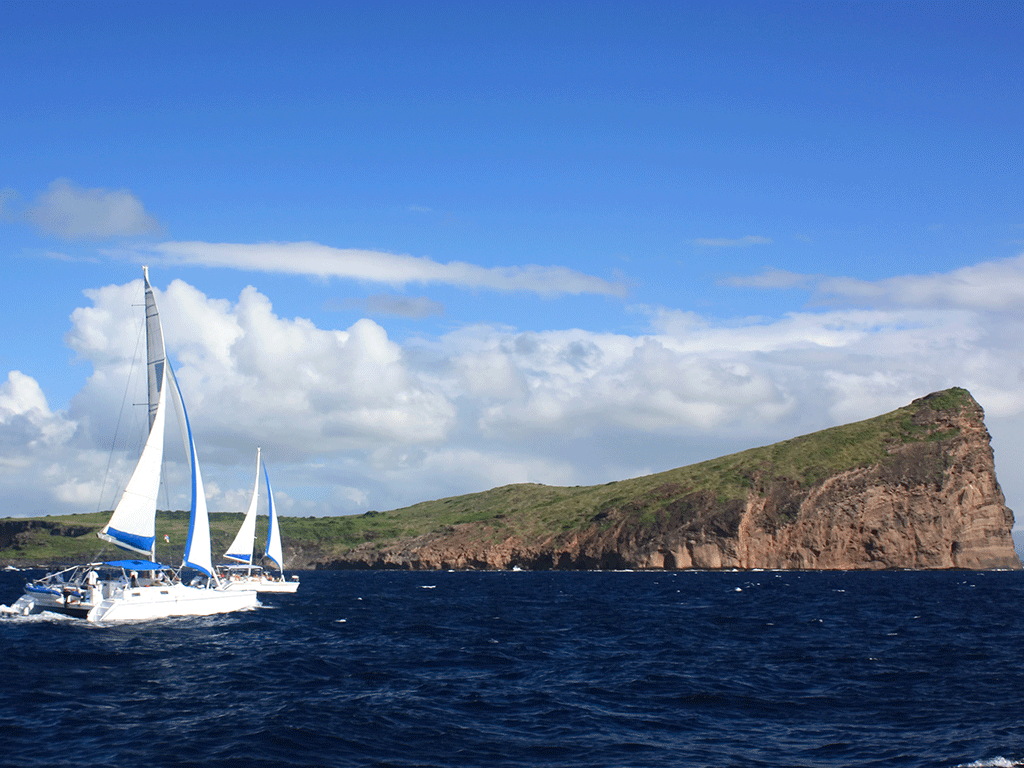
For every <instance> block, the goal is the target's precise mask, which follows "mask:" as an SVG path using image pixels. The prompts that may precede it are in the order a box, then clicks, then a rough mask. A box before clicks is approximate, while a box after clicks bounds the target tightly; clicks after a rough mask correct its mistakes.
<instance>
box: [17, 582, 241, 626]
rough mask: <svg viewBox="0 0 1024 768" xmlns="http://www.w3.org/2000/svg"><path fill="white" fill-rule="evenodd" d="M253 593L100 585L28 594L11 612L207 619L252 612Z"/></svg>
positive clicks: (120, 618)
mask: <svg viewBox="0 0 1024 768" xmlns="http://www.w3.org/2000/svg"><path fill="white" fill-rule="evenodd" d="M257 606H259V601H258V600H257V598H256V592H255V591H254V590H252V589H249V590H230V591H228V590H224V589H208V588H206V587H190V586H187V585H185V584H155V585H152V586H141V587H130V586H121V585H120V584H118V583H114V582H100V584H99V585H97V587H96V588H94V589H89V590H86V591H83V592H81V593H80V595H77V596H76V595H74V594H71V595H65V594H55V593H54V592H34V591H33V592H28V593H26V594H25V595H23V596H22V597H21V598H19V599H18V600H17V601H16V602H15V604H14V605H13V606H11V608H12V612H14V613H21V614H26V615H27V614H33V613H43V612H46V611H49V612H51V613H59V614H64V615H66V616H72V617H74V618H80V619H85V620H87V621H90V622H117V621H149V620H152V619H164V618H170V617H173V616H211V615H213V614H217V613H230V612H232V611H241V610H245V609H247V608H256V607H257Z"/></svg>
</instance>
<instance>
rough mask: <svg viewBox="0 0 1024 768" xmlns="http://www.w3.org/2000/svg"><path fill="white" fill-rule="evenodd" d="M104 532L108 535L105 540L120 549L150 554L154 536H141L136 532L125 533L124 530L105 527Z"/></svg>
mask: <svg viewBox="0 0 1024 768" xmlns="http://www.w3.org/2000/svg"><path fill="white" fill-rule="evenodd" d="M104 534H105V535H106V536H107V537H108V538H107V541H109V542H110V543H112V544H115V545H117V546H118V547H120V548H121V549H126V550H128V551H130V552H142V553H144V554H147V555H148V554H151V553H152V551H153V541H154V540H155V539H156V537H155V536H141V535H139V534H137V533H126V532H125V531H119V530H117V529H116V528H107V530H106V531H104Z"/></svg>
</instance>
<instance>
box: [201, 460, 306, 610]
mask: <svg viewBox="0 0 1024 768" xmlns="http://www.w3.org/2000/svg"><path fill="white" fill-rule="evenodd" d="M261 466H262V468H263V478H264V480H265V481H266V484H267V518H268V523H267V546H266V548H265V549H264V552H263V556H264V558H266V559H267V560H269V561H270V562H272V563H273V564H274V565H276V566H277V570H278V572H279V575H278V576H274V575H272V574H270V573H267V572H266V571H265V570H264V569H263V567H262V566H259V565H255V564H254V563H253V550H254V548H255V543H256V509H257V506H258V504H259V498H260V467H261ZM224 557H226V558H228V559H229V560H234V561H235V562H236V563H238V565H222V566H219V567H218V571H219V575H220V576H221V578H222V581H223V587H222V588H223V589H227V590H235V589H239V590H241V589H255V590H256V591H257V592H296V591H298V589H299V577H298V576H294V575H293V576H292V580H291V581H288V580H287V579H285V576H284V557H283V553H282V549H281V528H280V526H279V525H278V523H277V507H275V506H274V489H273V488H271V486H270V474H269V473H268V472H267V465H266V464H265V463H263V461H262V459H261V457H260V449H259V448H257V449H256V483H255V485H254V486H253V489H252V499H251V500H250V501H249V511H248V512H246V513H245V518H244V519H243V520H242V527H241V528H239V529H238V533H237V534H236V535H235V540H234V541H232V542H231V545H230V546H229V547H228V548H227V551H226V552H225V553H224Z"/></svg>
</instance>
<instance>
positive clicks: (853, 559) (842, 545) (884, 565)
mask: <svg viewBox="0 0 1024 768" xmlns="http://www.w3.org/2000/svg"><path fill="white" fill-rule="evenodd" d="M959 392H960V393H962V394H963V395H964V402H965V404H964V405H963V406H962V407H960V408H958V409H952V410H948V409H941V408H936V409H933V408H931V407H929V398H934V397H937V395H929V396H928V397H927V398H922V399H921V400H919V401H915V404H914V405H917V406H920V407H918V408H917V409H916V411H915V412H914V416H913V421H914V425H913V426H914V429H916V430H919V431H920V434H921V435H922V436H923V437H922V438H921V439H919V440H918V441H916V442H907V443H903V444H898V445H894V446H893V447H891V448H890V449H889V451H888V453H887V455H886V456H885V457H884V458H883V459H882V460H880V461H878V462H877V463H875V464H873V465H871V466H866V467H860V468H858V469H853V470H849V471H845V472H840V473H837V474H834V475H832V476H829V477H826V478H824V479H823V480H821V481H819V482H817V483H815V484H813V485H811V486H803V487H801V486H799V485H797V484H795V483H791V482H786V481H782V480H779V479H775V478H771V479H766V478H762V477H755V478H754V482H753V485H752V488H751V490H750V492H749V494H748V496H747V498H746V500H745V501H735V500H734V501H731V502H724V503H723V502H718V501H716V500H715V498H713V497H712V496H711V495H710V494H708V493H702V492H699V491H693V490H692V489H688V488H686V487H683V486H678V485H668V484H666V485H665V486H663V487H662V488H659V489H658V491H659V492H660V493H661V494H662V495H661V496H660V497H659V502H660V503H662V507H661V508H660V509H661V512H659V515H658V516H657V517H656V518H654V521H653V522H651V520H650V519H648V520H647V521H646V522H645V523H643V524H640V523H639V522H638V520H639V518H638V517H636V516H635V515H634V516H630V515H629V514H627V512H628V510H626V511H624V510H625V508H626V507H628V506H629V505H628V504H627V505H624V507H623V509H620V510H615V511H613V512H611V513H607V514H601V515H600V518H601V519H600V520H599V521H597V520H596V519H595V522H593V523H592V524H591V525H590V526H589V527H587V528H583V529H581V530H577V531H573V532H569V533H566V534H562V535H558V536H551V537H549V538H547V539H544V540H540V541H538V540H533V541H524V540H520V539H517V538H514V537H512V538H507V539H504V540H501V541H496V540H495V539H494V531H493V530H492V529H488V528H487V527H486V526H485V525H482V524H465V525H461V526H456V527H455V528H454V529H452V530H449V531H447V532H445V533H443V534H441V533H439V534H431V535H429V536H424V537H420V538H417V539H410V540H406V541H401V542H396V543H394V544H392V545H390V546H386V547H384V548H377V547H374V546H371V545H364V546H363V547H359V548H357V549H355V550H353V551H351V552H349V553H348V554H347V555H346V556H345V557H344V558H343V559H342V560H341V561H337V562H334V563H330V564H324V565H327V566H328V567H331V566H333V567H385V568H388V567H390V568H412V569H448V568H455V569H461V568H513V567H515V566H519V567H522V568H527V569H529V568H538V569H559V568H563V569H589V568H605V569H607V568H637V569H642V568H654V569H679V568H697V569H718V568H730V569H731V568H740V569H750V568H765V569H823V570H845V569H876V570H877V569H892V568H898V569H902V568H913V569H936V568H969V569H997V568H998V569H1020V568H1021V562H1020V560H1019V559H1018V557H1017V554H1016V552H1015V551H1014V547H1013V541H1012V539H1011V536H1010V531H1011V529H1012V528H1013V512H1011V511H1010V509H1009V508H1007V506H1006V504H1005V499H1004V498H1003V493H1002V491H1001V490H1000V488H999V483H998V482H997V481H996V473H995V463H994V458H993V453H992V448H991V445H990V437H989V434H988V430H987V429H986V428H985V422H984V412H983V411H982V409H981V407H980V406H979V405H978V404H977V403H976V402H975V401H974V400H973V398H971V397H970V396H969V395H967V394H966V393H965V392H963V390H959ZM669 496H670V497H671V498H669ZM666 499H668V501H667V503H665V502H666ZM637 503H640V502H637ZM676 513H678V514H676Z"/></svg>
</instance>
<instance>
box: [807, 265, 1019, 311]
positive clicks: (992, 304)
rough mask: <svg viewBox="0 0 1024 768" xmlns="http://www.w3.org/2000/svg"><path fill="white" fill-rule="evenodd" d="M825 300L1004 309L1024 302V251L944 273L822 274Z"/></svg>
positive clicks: (819, 292)
mask: <svg viewBox="0 0 1024 768" xmlns="http://www.w3.org/2000/svg"><path fill="white" fill-rule="evenodd" d="M816 295H817V297H818V299H819V300H820V301H822V302H827V303H833V304H835V303H846V304H856V305H870V306H875V307H893V306H895V307H923V308H935V309H969V310H981V311H1003V310H1007V309H1020V308H1024V254H1022V255H1020V256H1016V257H1013V258H1009V259H1000V260H998V261H985V262H981V263H980V264H973V265H971V266H969V267H962V268H961V269H956V270H953V271H952V272H946V273H941V274H930V275H902V276H899V277H891V278H887V279H885V280H877V281H868V280H858V279H856V278H852V277H837V278H829V279H823V280H821V282H819V283H818V286H817V289H816Z"/></svg>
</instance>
